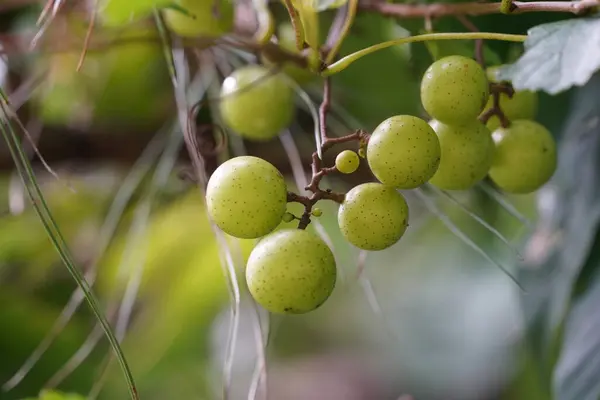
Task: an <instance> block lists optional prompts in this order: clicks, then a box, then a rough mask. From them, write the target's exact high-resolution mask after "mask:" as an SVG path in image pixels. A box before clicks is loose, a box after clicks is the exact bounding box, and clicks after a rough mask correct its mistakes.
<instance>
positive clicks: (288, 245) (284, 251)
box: [246, 229, 337, 314]
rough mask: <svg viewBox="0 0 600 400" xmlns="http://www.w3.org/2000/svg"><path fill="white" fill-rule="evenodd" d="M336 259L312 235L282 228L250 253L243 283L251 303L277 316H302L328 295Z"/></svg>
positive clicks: (332, 286) (265, 238)
mask: <svg viewBox="0 0 600 400" xmlns="http://www.w3.org/2000/svg"><path fill="white" fill-rule="evenodd" d="M336 277H337V271H336V265H335V258H334V256H333V253H332V252H331V250H330V249H329V247H327V245H326V244H325V243H324V242H323V240H321V238H319V237H318V236H316V235H315V234H314V233H311V232H308V231H305V230H302V229H283V230H279V231H277V232H273V233H271V234H270V235H268V236H265V237H264V238H263V239H262V240H261V241H260V242H259V243H258V244H257V245H256V247H255V248H254V250H252V253H251V254H250V257H249V258H248V263H247V266H246V281H247V283H248V289H249V290H250V293H251V294H252V297H253V298H254V300H256V302H257V303H259V304H260V305H261V306H263V307H264V308H265V309H266V310H268V311H270V312H272V313H278V314H304V313H307V312H309V311H313V310H315V309H316V308H318V307H319V306H321V305H322V304H323V303H324V302H325V301H326V300H327V299H328V298H329V296H330V295H331V293H332V292H333V289H334V287H335V283H336Z"/></svg>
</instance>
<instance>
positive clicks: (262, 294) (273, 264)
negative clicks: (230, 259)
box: [206, 56, 556, 314]
mask: <svg viewBox="0 0 600 400" xmlns="http://www.w3.org/2000/svg"><path fill="white" fill-rule="evenodd" d="M492 72H493V69H491V70H488V71H487V72H486V71H485V70H484V69H483V68H482V67H481V66H480V65H479V64H478V63H477V62H475V61H473V60H471V59H469V58H466V57H463V56H449V57H445V58H442V59H440V60H438V61H436V62H434V63H433V64H432V65H431V66H430V67H429V68H428V69H427V71H426V72H425V74H424V76H423V79H422V82H421V101H422V104H423V108H424V109H425V111H426V112H427V114H429V116H430V118H431V119H430V120H429V122H427V121H426V120H424V119H421V118H418V117H415V116H411V115H396V116H392V117H390V118H387V119H386V120H384V121H383V122H381V123H380V124H379V125H378V126H377V127H376V128H375V129H374V130H373V131H372V132H371V134H367V133H366V132H363V131H357V132H355V133H353V134H350V135H348V136H345V137H341V138H337V139H329V138H327V139H326V141H327V146H324V147H322V150H325V149H328V148H330V147H331V146H332V145H333V144H336V143H341V142H351V141H356V142H358V149H357V150H358V154H357V152H356V151H353V150H343V151H341V152H340V153H339V154H338V155H337V157H336V158H335V164H334V166H332V167H322V166H321V162H322V161H321V159H320V158H319V157H317V155H316V153H315V155H314V156H313V168H312V170H313V179H312V181H311V183H310V184H309V185H308V186H307V187H306V189H307V190H310V191H311V192H312V194H311V195H310V196H299V195H296V194H294V193H291V192H288V190H287V187H286V184H285V180H284V178H283V176H282V175H281V173H280V172H279V171H278V170H277V169H276V168H275V167H274V166H273V165H271V164H270V163H268V162H267V161H265V160H262V159H260V158H256V157H251V156H243V157H236V158H233V159H231V160H229V161H226V162H225V163H223V164H221V166H219V168H217V170H216V171H215V172H214V173H213V175H212V176H211V178H210V180H209V182H208V186H207V191H206V200H207V206H208V212H209V214H210V216H211V218H212V220H213V221H214V222H215V224H216V225H217V226H218V227H219V228H221V229H222V230H223V231H224V232H226V233H227V234H229V235H232V236H235V237H238V238H244V239H259V238H260V240H259V242H258V243H257V245H256V246H255V248H254V250H253V251H252V253H251V255H250V257H249V259H248V262H247V266H246V281H247V284H248V288H249V290H250V293H251V294H252V296H253V297H254V299H255V300H256V301H257V302H258V303H259V304H261V305H262V306H263V307H264V308H266V309H267V310H269V311H271V312H275V313H288V314H300V313H305V312H308V311H312V310H314V309H316V308H318V307H319V306H320V305H321V304H323V302H325V300H327V298H328V297H329V296H330V295H331V293H332V292H333V289H334V287H335V283H336V263H335V258H334V256H333V254H332V252H331V250H330V249H329V247H328V246H327V244H326V243H325V242H324V241H323V240H322V239H321V238H320V237H319V236H317V235H315V234H314V233H312V232H311V231H307V230H305V229H304V228H306V226H307V225H308V223H309V222H310V219H311V218H312V217H319V216H321V214H322V211H321V210H320V209H319V208H316V207H314V205H315V204H316V203H317V202H318V201H320V200H322V199H328V200H334V201H337V202H338V203H340V207H339V210H338V215H337V219H338V225H339V228H340V232H341V234H342V235H343V237H344V238H345V239H346V240H347V241H348V242H349V243H350V244H352V245H353V246H355V247H357V248H359V249H362V250H368V251H380V250H383V249H387V248H389V247H390V246H392V245H394V244H395V243H397V242H398V241H399V240H400V238H401V237H402V236H403V235H404V233H405V232H406V229H407V227H408V224H409V208H408V205H407V202H406V200H405V198H404V196H403V195H402V194H401V193H400V192H399V190H401V189H404V190H407V189H414V188H417V187H419V186H422V185H423V184H425V183H427V182H429V183H430V184H432V185H434V186H437V187H439V188H440V189H444V190H467V189H469V188H471V187H473V186H474V185H475V184H477V183H478V182H479V181H481V180H483V179H484V178H485V177H486V176H488V177H489V178H490V179H491V180H492V181H493V182H494V183H495V184H496V185H497V186H498V187H499V188H500V189H502V190H504V191H506V192H509V193H530V192H533V191H535V190H537V189H538V188H540V187H541V186H542V185H543V184H545V183H546V182H547V181H548V180H549V179H550V177H551V176H552V174H553V173H554V170H555V168H556V145H555V143H554V139H553V138H552V136H551V134H550V133H549V132H548V131H547V130H546V129H545V128H544V127H543V126H542V125H540V124H538V123H537V122H535V121H533V120H532V118H534V116H535V115H534V114H535V112H536V110H537V96H536V94H535V93H531V92H517V93H510V92H506V93H500V92H496V91H494V90H491V89H490V88H492V89H494V87H495V86H493V85H495V84H500V83H499V82H495V80H494V79H493V78H491V76H493V74H492ZM221 93H222V96H223V97H222V99H221V102H220V112H221V116H222V118H223V120H224V122H225V123H226V124H227V125H228V126H229V127H230V128H232V129H233V130H234V131H236V132H237V133H238V134H240V135H241V136H243V137H245V138H248V139H252V140H257V141H263V140H268V139H271V138H273V137H275V136H276V135H277V134H278V133H279V131H280V130H281V129H283V128H284V127H286V126H287V125H288V124H289V123H290V122H291V120H292V118H293V116H294V107H293V96H292V91H291V90H290V88H289V86H288V85H287V84H286V82H285V79H282V77H281V76H280V73H275V74H272V73H270V71H269V70H268V69H267V68H265V67H263V66H246V67H242V68H240V69H238V70H237V71H235V72H233V74H232V75H230V76H229V77H227V78H226V79H225V81H224V83H223V86H222V91H221ZM257 99H260V101H258V100H257ZM273 110H279V112H273ZM492 128H493V129H492ZM361 158H362V159H365V158H366V163H367V164H368V167H369V169H370V171H371V172H372V174H373V175H374V177H375V178H376V179H377V181H378V182H367V183H362V184H359V185H357V186H355V187H354V188H353V189H351V190H350V191H349V192H348V193H346V194H345V195H344V194H336V193H334V192H332V191H331V190H329V189H328V190H321V189H320V187H319V184H320V181H321V178H322V177H323V176H324V175H327V174H330V173H333V172H339V173H343V174H352V173H354V172H355V171H357V169H358V168H359V167H360V163H361ZM288 202H298V203H301V204H302V205H303V206H304V208H305V211H304V214H303V215H302V216H301V217H298V216H295V215H294V214H292V213H290V212H288V211H287V210H286V204H287V203H288ZM294 221H299V225H298V228H300V229H290V228H288V227H283V228H281V229H278V227H279V226H280V224H281V223H283V224H287V223H292V222H294Z"/></svg>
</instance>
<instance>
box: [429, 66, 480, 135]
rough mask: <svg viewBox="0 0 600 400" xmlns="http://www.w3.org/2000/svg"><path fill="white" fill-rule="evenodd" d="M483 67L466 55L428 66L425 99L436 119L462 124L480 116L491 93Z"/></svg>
mask: <svg viewBox="0 0 600 400" xmlns="http://www.w3.org/2000/svg"><path fill="white" fill-rule="evenodd" d="M489 94H490V93H489V82H488V80H487V76H486V73H485V71H484V70H483V68H481V66H480V65H479V64H478V63H477V62H476V61H475V60H472V59H470V58H467V57H463V56H448V57H444V58H441V59H439V60H438V61H436V62H434V63H433V64H431V65H430V66H429V68H427V71H425V75H424V76H423V80H422V81H421V102H422V103H423V108H425V111H427V113H428V114H429V115H430V116H431V117H432V118H434V119H437V120H439V121H442V122H444V123H446V124H462V123H466V122H468V121H470V120H473V119H475V118H477V116H478V115H479V114H480V113H481V111H482V110H483V107H485V104H486V102H487V100H488V96H489Z"/></svg>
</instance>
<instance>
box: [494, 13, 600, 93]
mask: <svg viewBox="0 0 600 400" xmlns="http://www.w3.org/2000/svg"><path fill="white" fill-rule="evenodd" d="M599 41H600V18H598V17H593V18H582V19H570V20H566V21H560V22H554V23H550V24H543V25H539V26H536V27H534V28H532V29H530V30H529V32H528V38H527V40H526V41H525V53H524V54H523V55H522V56H521V58H519V59H518V60H517V62H516V63H514V64H512V65H508V66H506V67H504V68H502V69H500V70H499V78H500V79H503V80H507V81H511V82H512V84H513V86H514V87H515V89H517V90H525V89H528V90H532V91H538V90H543V91H546V92H547V93H549V94H556V93H559V92H562V91H564V90H567V89H569V88H570V87H573V86H583V85H584V84H585V83H586V82H587V81H588V80H589V79H590V77H591V76H592V75H593V74H594V72H596V71H597V70H598V69H599V68H600V47H599V46H598V42H599Z"/></svg>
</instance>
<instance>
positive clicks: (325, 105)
mask: <svg viewBox="0 0 600 400" xmlns="http://www.w3.org/2000/svg"><path fill="white" fill-rule="evenodd" d="M330 104H331V80H330V78H325V80H324V82H323V102H322V103H321V106H320V107H319V131H320V133H321V145H322V144H323V143H325V142H326V141H327V113H328V112H329V107H330Z"/></svg>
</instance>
